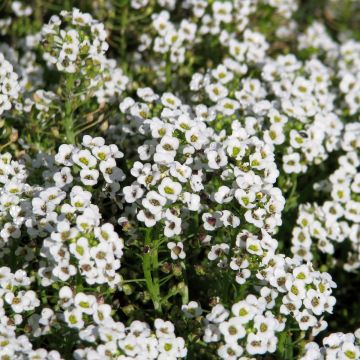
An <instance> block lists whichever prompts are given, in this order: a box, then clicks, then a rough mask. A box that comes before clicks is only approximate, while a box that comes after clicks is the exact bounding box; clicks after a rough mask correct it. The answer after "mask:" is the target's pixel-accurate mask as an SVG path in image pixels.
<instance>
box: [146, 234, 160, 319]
mask: <svg viewBox="0 0 360 360" xmlns="http://www.w3.org/2000/svg"><path fill="white" fill-rule="evenodd" d="M145 248H146V253H145V254H144V256H143V271H144V278H145V281H146V287H147V289H148V291H149V294H150V297H151V300H152V302H153V304H154V308H155V311H156V313H161V312H162V310H161V298H160V283H159V260H158V240H154V241H153V240H152V238H151V229H146V232H145Z"/></svg>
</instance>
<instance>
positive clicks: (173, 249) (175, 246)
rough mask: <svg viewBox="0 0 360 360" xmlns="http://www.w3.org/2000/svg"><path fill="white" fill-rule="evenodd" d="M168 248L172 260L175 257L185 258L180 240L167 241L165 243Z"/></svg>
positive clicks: (175, 258)
mask: <svg viewBox="0 0 360 360" xmlns="http://www.w3.org/2000/svg"><path fill="white" fill-rule="evenodd" d="M167 247H168V249H169V250H170V254H171V258H172V259H173V260H177V259H181V260H183V259H185V256H186V254H185V251H184V245H183V243H182V242H177V243H175V242H169V243H168V244H167Z"/></svg>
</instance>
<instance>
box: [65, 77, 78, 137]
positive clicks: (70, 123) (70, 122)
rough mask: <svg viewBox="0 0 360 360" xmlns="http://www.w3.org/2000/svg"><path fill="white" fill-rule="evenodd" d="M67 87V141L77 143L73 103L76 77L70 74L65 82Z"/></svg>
mask: <svg viewBox="0 0 360 360" xmlns="http://www.w3.org/2000/svg"><path fill="white" fill-rule="evenodd" d="M65 86H66V87H65V88H66V94H65V96H66V100H65V118H64V126H65V136H66V141H67V142H68V143H69V144H75V141H76V133H75V129H74V128H75V123H74V117H73V103H72V90H73V86H74V79H73V77H72V76H71V75H70V76H69V77H68V78H67V79H66V83H65Z"/></svg>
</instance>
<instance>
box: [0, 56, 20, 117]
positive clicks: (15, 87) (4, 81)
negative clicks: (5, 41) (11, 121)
mask: <svg viewBox="0 0 360 360" xmlns="http://www.w3.org/2000/svg"><path fill="white" fill-rule="evenodd" d="M0 68H1V72H0V115H1V114H2V113H3V112H4V111H6V110H10V109H11V107H12V102H13V100H16V99H17V97H18V96H19V90H20V85H19V82H18V75H17V74H16V73H15V72H14V69H13V66H12V65H11V64H10V63H9V62H8V61H7V60H6V59H5V57H4V55H3V54H2V53H0Z"/></svg>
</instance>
